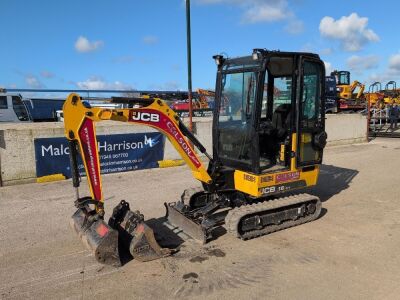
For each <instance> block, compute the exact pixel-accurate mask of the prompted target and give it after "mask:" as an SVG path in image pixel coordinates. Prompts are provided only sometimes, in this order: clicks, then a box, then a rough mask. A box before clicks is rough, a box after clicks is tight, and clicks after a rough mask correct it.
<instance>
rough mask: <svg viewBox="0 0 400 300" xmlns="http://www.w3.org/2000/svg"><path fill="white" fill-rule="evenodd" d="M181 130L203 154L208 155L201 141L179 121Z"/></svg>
mask: <svg viewBox="0 0 400 300" xmlns="http://www.w3.org/2000/svg"><path fill="white" fill-rule="evenodd" d="M179 129H180V130H181V131H182V133H183V135H184V136H186V137H187V138H188V139H189V140H190V141H191V142H192V143H193V144H194V145H195V146H196V147H197V149H199V150H200V152H201V153H204V154H205V153H206V151H207V150H206V148H205V147H204V146H203V145H202V144H201V143H200V141H199V140H198V139H197V138H196V137H195V136H194V134H193V133H192V132H191V131H190V130H189V129H188V128H187V127H186V126H185V124H183V123H182V121H179Z"/></svg>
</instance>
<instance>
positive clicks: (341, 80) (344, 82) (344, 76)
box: [331, 70, 365, 100]
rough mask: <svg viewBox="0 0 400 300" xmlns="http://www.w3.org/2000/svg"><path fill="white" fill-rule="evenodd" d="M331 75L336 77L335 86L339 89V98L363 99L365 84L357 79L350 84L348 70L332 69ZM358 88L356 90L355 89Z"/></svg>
mask: <svg viewBox="0 0 400 300" xmlns="http://www.w3.org/2000/svg"><path fill="white" fill-rule="evenodd" d="M331 76H335V78H336V86H337V88H338V89H339V90H338V94H339V97H340V98H341V99H346V100H350V99H354V100H358V99H364V90H365V85H364V84H362V83H360V82H359V81H357V80H354V81H353V82H352V83H351V84H350V72H349V71H336V70H335V71H333V72H332V73H331ZM357 88H358V92H357V93H355V90H356V89H357Z"/></svg>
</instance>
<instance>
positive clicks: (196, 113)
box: [175, 108, 213, 118]
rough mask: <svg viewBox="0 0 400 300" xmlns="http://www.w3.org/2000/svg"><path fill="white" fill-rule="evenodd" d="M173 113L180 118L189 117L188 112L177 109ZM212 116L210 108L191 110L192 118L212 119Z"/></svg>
mask: <svg viewBox="0 0 400 300" xmlns="http://www.w3.org/2000/svg"><path fill="white" fill-rule="evenodd" d="M175 112H176V113H177V114H178V116H179V117H181V118H187V117H189V111H188V110H179V109H178V110H175ZM212 116H213V110H212V108H202V109H193V117H212Z"/></svg>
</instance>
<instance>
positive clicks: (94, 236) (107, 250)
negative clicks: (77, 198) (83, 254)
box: [70, 206, 121, 266]
mask: <svg viewBox="0 0 400 300" xmlns="http://www.w3.org/2000/svg"><path fill="white" fill-rule="evenodd" d="M70 225H71V227H72V228H73V229H74V230H75V231H76V233H77V234H78V235H79V237H80V238H81V239H82V241H83V243H84V244H85V245H86V247H87V248H88V249H89V250H90V251H91V252H92V253H93V255H94V257H95V258H96V260H97V261H98V262H100V263H103V264H107V265H114V266H120V265H121V262H120V258H119V254H118V231H116V230H114V229H113V228H111V227H110V226H109V225H107V223H105V222H104V221H103V220H102V219H101V218H96V215H95V214H92V215H90V209H89V208H88V207H87V206H85V207H83V208H79V209H78V210H77V211H76V212H75V213H74V214H73V215H72V218H71V221H70Z"/></svg>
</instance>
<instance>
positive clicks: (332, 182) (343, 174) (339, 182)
mask: <svg viewBox="0 0 400 300" xmlns="http://www.w3.org/2000/svg"><path fill="white" fill-rule="evenodd" d="M320 170H321V171H320V175H319V178H318V183H317V185H316V186H315V187H312V188H310V190H309V192H310V193H312V194H314V195H316V196H318V197H319V198H320V199H321V201H322V202H325V201H328V200H329V199H330V198H332V197H333V196H334V195H337V194H339V193H340V192H341V191H343V190H345V189H347V188H348V187H349V186H350V182H351V181H352V180H353V178H354V177H356V176H357V174H358V173H359V172H358V171H357V170H353V169H347V168H341V167H336V166H333V165H321V169H320Z"/></svg>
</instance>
